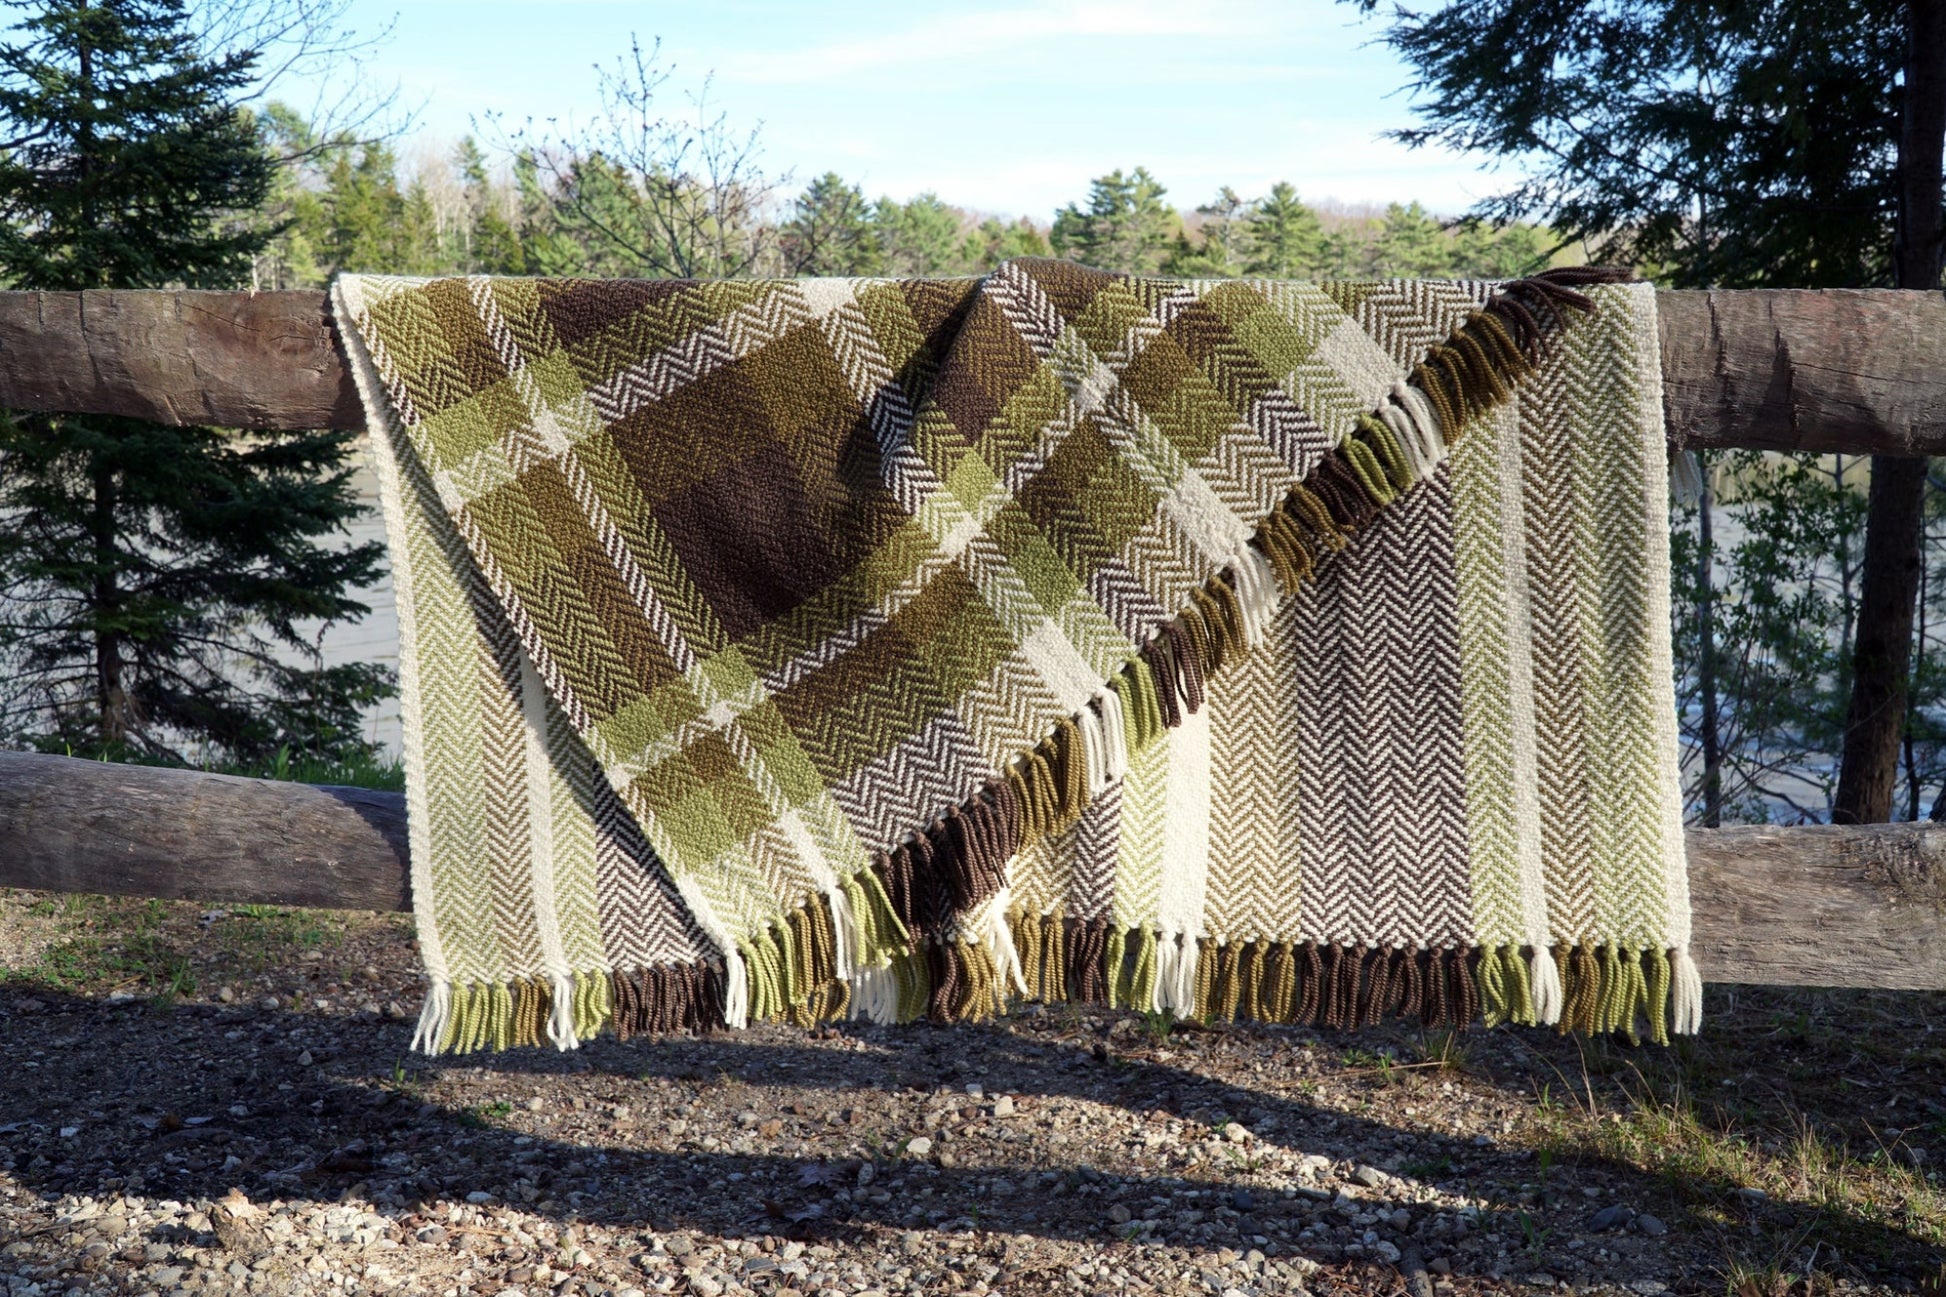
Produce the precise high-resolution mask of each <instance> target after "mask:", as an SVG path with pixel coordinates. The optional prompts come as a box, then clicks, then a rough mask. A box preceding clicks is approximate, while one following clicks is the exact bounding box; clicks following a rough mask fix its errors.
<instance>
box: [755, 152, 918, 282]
mask: <svg viewBox="0 0 1946 1297" xmlns="http://www.w3.org/2000/svg"><path fill="white" fill-rule="evenodd" d="M879 210H883V204H881V205H880V209H879ZM900 214H902V210H901V213H900ZM877 215H878V211H876V210H874V208H873V207H872V206H871V204H869V203H867V202H866V201H865V195H864V193H863V191H861V190H860V189H859V187H858V186H857V185H853V184H847V183H846V182H845V179H844V177H842V176H840V175H839V174H838V173H837V172H835V171H827V172H825V173H824V174H823V175H821V176H819V177H818V178H817V179H816V180H813V181H812V182H811V185H810V187H809V188H808V189H806V190H805V191H804V192H803V193H802V194H800V195H799V196H798V199H797V203H796V205H795V208H794V210H793V212H792V215H791V219H790V221H789V222H788V223H786V224H785V226H784V228H783V231H782V234H781V236H780V238H779V240H778V244H779V247H780V249H781V251H782V253H783V258H784V268H785V270H786V271H788V272H789V273H790V274H793V275H875V274H878V273H880V271H881V270H882V269H883V267H884V265H885V241H884V238H883V237H882V234H881V231H880V223H879V221H878V220H877V219H875V217H876V216H877ZM895 219H896V218H895Z"/></svg>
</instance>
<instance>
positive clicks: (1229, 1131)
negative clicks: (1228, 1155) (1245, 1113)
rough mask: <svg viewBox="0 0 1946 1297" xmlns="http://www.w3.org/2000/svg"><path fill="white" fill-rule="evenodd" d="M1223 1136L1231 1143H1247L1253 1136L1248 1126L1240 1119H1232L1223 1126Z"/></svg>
mask: <svg viewBox="0 0 1946 1297" xmlns="http://www.w3.org/2000/svg"><path fill="white" fill-rule="evenodd" d="M1223 1138H1224V1139H1227V1140H1229V1141H1230V1142H1231V1143H1232V1144H1247V1143H1249V1142H1250V1140H1251V1139H1252V1138H1253V1136H1252V1135H1251V1134H1250V1128H1249V1127H1248V1126H1245V1125H1244V1124H1243V1123H1242V1122H1240V1121H1233V1122H1231V1123H1229V1124H1228V1125H1227V1126H1225V1127H1223Z"/></svg>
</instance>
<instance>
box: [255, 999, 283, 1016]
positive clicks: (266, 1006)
mask: <svg viewBox="0 0 1946 1297" xmlns="http://www.w3.org/2000/svg"><path fill="white" fill-rule="evenodd" d="M257 1007H258V1008H260V1009H263V1010H264V1011H265V1012H267V1013H274V1012H276V1011H277V1010H278V1009H281V1008H283V1007H284V1004H283V1001H281V1000H279V999H278V998H277V997H276V996H274V995H266V996H265V997H264V998H263V999H261V1000H259V1001H257Z"/></svg>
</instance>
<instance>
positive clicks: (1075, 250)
mask: <svg viewBox="0 0 1946 1297" xmlns="http://www.w3.org/2000/svg"><path fill="white" fill-rule="evenodd" d="M266 126H267V135H268V137H269V138H270V139H271V141H272V144H273V147H275V148H277V149H278V150H279V151H280V152H282V153H284V154H285V155H286V156H297V157H299V158H300V161H299V162H298V163H297V164H296V165H294V166H289V167H286V168H285V169H283V170H282V171H281V172H280V173H279V188H278V191H277V193H276V194H275V196H274V198H273V202H272V205H271V210H270V212H269V215H270V217H271V218H272V220H273V221H275V222H276V223H277V224H279V225H280V226H281V227H282V232H281V233H279V234H278V235H277V236H276V237H275V239H274V240H273V241H272V243H271V244H270V246H269V247H268V248H267V249H266V250H265V251H264V252H263V253H262V254H261V255H260V256H259V257H258V258H257V263H256V269H255V278H256V283H257V286H258V287H261V288H302V287H316V286H318V285H321V284H323V283H324V282H325V281H326V280H327V279H328V278H329V277H330V276H331V275H332V274H333V273H334V272H336V271H339V270H352V271H371V272H383V273H391V274H417V275H433V274H454V273H485V274H514V275H560V274H583V275H603V276H649V277H656V276H663V275H669V274H685V273H686V274H699V275H718V274H722V275H736V276H758V275H779V276H790V275H907V276H920V275H964V274H980V273H983V272H985V271H986V270H988V269H991V268H992V267H993V266H995V265H997V264H999V263H1000V262H1002V261H1005V260H1006V259H1008V258H1010V257H1017V256H1060V257H1070V258H1073V259H1074V260H1077V261H1080V262H1083V263H1085V264H1088V265H1092V266H1097V267H1100V268H1102V269H1108V270H1118V271H1126V272H1131V273H1147V274H1164V275H1180V276H1198V277H1218V276H1236V275H1258V276H1267V277H1273V278H1313V279H1315V278H1355V277H1362V276H1395V275H1396V276H1424V277H1466V278H1504V277H1509V276H1515V275H1519V274H1522V273H1525V272H1528V271H1531V270H1534V269H1537V268H1539V267H1542V266H1545V265H1546V264H1548V262H1549V260H1550V255H1549V254H1550V252H1551V250H1552V249H1553V247H1554V243H1555V241H1554V239H1553V238H1552V236H1551V235H1550V234H1549V232H1548V231H1546V230H1545V229H1542V228H1540V227H1537V226H1533V225H1521V224H1515V225H1508V226H1504V227H1500V228H1494V227H1491V226H1487V225H1483V224H1480V223H1478V222H1473V223H1455V222H1446V221H1442V220H1440V219H1439V218H1438V217H1436V216H1434V215H1433V214H1432V213H1430V212H1428V211H1427V210H1426V209H1425V208H1424V207H1422V206H1420V205H1419V204H1418V203H1411V204H1408V205H1403V206H1402V205H1399V204H1396V203H1395V204H1392V205H1391V206H1389V207H1386V208H1384V209H1383V210H1377V209H1370V210H1357V211H1349V210H1345V209H1336V210H1332V209H1326V210H1319V209H1317V208H1314V207H1312V206H1310V205H1307V204H1306V203H1304V202H1303V201H1301V200H1300V198H1299V197H1298V194H1297V191H1296V190H1295V189H1294V188H1293V187H1292V186H1291V185H1289V184H1286V183H1278V184H1275V185H1272V186H1271V187H1270V189H1269V190H1268V191H1267V192H1265V193H1263V194H1261V195H1257V196H1254V197H1244V196H1242V195H1239V194H1238V193H1237V192H1236V191H1234V190H1232V189H1228V188H1225V189H1224V190H1222V191H1221V192H1220V193H1219V194H1218V195H1217V196H1216V197H1215V198H1214V199H1213V200H1212V201H1210V202H1208V203H1205V204H1203V205H1202V206H1199V207H1197V208H1195V209H1193V210H1189V211H1183V210H1179V209H1177V208H1176V207H1174V206H1172V205H1171V204H1170V203H1169V202H1168V191H1167V190H1166V189H1165V188H1164V187H1163V186H1162V184H1161V183H1160V182H1158V181H1157V180H1156V178H1155V177H1153V176H1152V175H1150V174H1149V172H1148V171H1147V170H1146V169H1145V168H1142V167H1136V168H1135V169H1134V170H1133V171H1129V172H1123V171H1119V170H1117V171H1114V172H1111V173H1109V174H1108V175H1105V176H1101V177H1099V178H1097V179H1095V180H1094V181H1093V182H1091V184H1090V185H1089V189H1088V193H1087V196H1086V197H1085V198H1084V199H1082V200H1080V201H1078V202H1075V203H1071V204H1069V205H1068V206H1066V207H1063V208H1061V209H1060V210H1059V211H1058V212H1056V213H1054V214H1053V217H1052V219H1051V220H1050V221H1048V222H1045V223H1042V222H1037V221H1035V220H1033V219H1031V218H1029V217H1017V218H1013V219H1001V218H999V217H996V216H993V215H991V214H987V213H983V212H981V211H979V210H977V209H975V208H972V207H963V206H958V205H955V204H953V203H950V202H947V201H946V200H944V199H943V198H941V197H940V196H939V195H937V194H933V193H924V194H920V195H918V196H917V197H915V198H911V199H908V200H904V201H901V200H899V199H896V198H892V197H889V196H881V197H878V198H875V199H874V198H868V197H867V196H866V193H865V190H864V189H863V187H862V186H860V185H858V184H854V183H852V182H850V181H847V180H846V179H844V178H843V177H842V176H840V175H838V174H837V173H835V172H827V173H825V174H823V175H820V176H818V177H817V178H815V179H814V180H812V181H811V182H810V183H809V184H807V185H805V186H803V187H802V188H801V189H796V190H795V191H794V192H793V191H791V190H786V189H784V188H783V186H781V185H777V184H773V183H771V182H769V181H767V180H764V179H763V178H762V177H757V176H754V175H752V174H750V173H749V172H748V169H747V168H746V169H745V171H744V172H743V173H742V174H737V175H731V176H728V177H721V176H719V177H716V178H715V179H714V180H712V179H711V178H709V177H707V176H704V175H697V174H685V173H681V172H662V173H658V172H657V171H656V170H655V169H654V168H653V167H636V166H631V165H629V164H627V163H624V162H621V161H617V160H615V159H614V158H613V157H612V156H610V155H609V154H607V153H605V152H603V151H601V150H599V149H595V148H588V147H576V146H572V145H565V144H562V143H560V142H558V141H555V142H550V143H546V144H536V143H533V142H528V141H520V140H514V141H502V144H503V145H504V147H502V148H499V149H496V150H495V151H492V152H489V151H488V150H487V149H486V148H483V147H482V145H481V144H480V142H479V141H477V140H476V139H474V138H471V137H468V138H465V139H462V140H461V141H459V143H458V144H457V145H456V146H454V147H453V148H451V149H450V150H449V151H447V152H445V153H443V154H433V153H427V154H424V155H421V156H415V157H414V158H412V159H411V160H410V161H409V162H403V161H402V160H401V158H400V155H399V153H398V152H397V151H396V150H395V149H394V148H393V147H392V146H390V145H388V144H384V143H363V144H354V143H337V144H334V143H331V142H329V141H323V142H321V141H318V140H316V139H313V138H311V137H310V136H309V135H308V133H307V132H306V129H305V127H304V125H303V123H302V122H301V121H299V120H298V119H297V118H296V117H295V116H293V115H292V114H290V113H288V112H286V111H284V110H281V109H276V108H273V109H272V110H271V111H270V113H269V114H268V115H267V118H266Z"/></svg>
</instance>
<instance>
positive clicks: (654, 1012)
mask: <svg viewBox="0 0 1946 1297" xmlns="http://www.w3.org/2000/svg"><path fill="white" fill-rule="evenodd" d="M610 983H611V986H612V988H613V994H614V1009H613V1012H614V1016H615V1035H616V1038H617V1039H620V1040H627V1039H628V1038H629V1037H630V1036H660V1035H667V1034H668V1033H670V1032H676V1031H696V1032H702V1031H714V1030H716V1029H717V1028H718V1027H721V1026H722V1025H723V965H722V963H721V962H720V961H717V960H705V961H704V962H702V963H696V964H656V965H653V966H651V967H648V968H637V969H632V970H619V971H617V972H615V973H614V974H612V975H611V978H610ZM534 985H535V986H536V989H537V990H538V992H539V994H538V995H537V996H535V997H534V998H533V1000H532V1002H531V1006H530V1005H529V1004H528V1003H527V1002H526V1001H527V997H524V996H523V997H522V1001H521V1002H517V1003H516V1005H515V1019H514V1020H515V1023H516V1028H517V1030H518V1029H520V1028H521V1027H524V1026H526V1020H527V1018H528V1010H529V1009H530V1008H531V1011H532V1013H533V1018H532V1024H531V1029H530V1030H528V1031H527V1035H528V1037H529V1038H528V1039H526V1040H524V1041H522V1042H521V1043H525V1044H535V1043H538V1041H539V1036H540V1026H541V1024H542V1023H544V1022H546V1021H547V1012H548V1009H549V1007H550V1004H549V1000H550V998H551V997H550V996H549V995H548V993H547V989H546V986H545V984H544V983H539V982H536V983H535V984H534ZM839 985H840V986H842V985H843V983H839Z"/></svg>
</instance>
